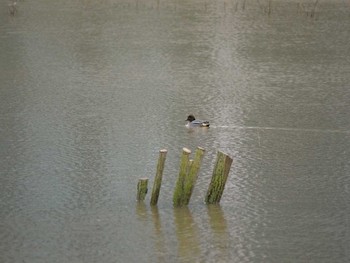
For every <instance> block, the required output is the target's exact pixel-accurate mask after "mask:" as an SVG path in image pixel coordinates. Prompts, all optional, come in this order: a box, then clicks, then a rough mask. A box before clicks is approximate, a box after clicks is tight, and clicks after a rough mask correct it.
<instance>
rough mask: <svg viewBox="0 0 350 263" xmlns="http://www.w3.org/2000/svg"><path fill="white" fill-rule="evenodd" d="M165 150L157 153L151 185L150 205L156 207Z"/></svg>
mask: <svg viewBox="0 0 350 263" xmlns="http://www.w3.org/2000/svg"><path fill="white" fill-rule="evenodd" d="M167 152H168V151H167V150H165V149H163V150H160V151H159V158H158V164H157V173H156V177H155V179H154V183H153V189H152V197H151V202H150V204H151V205H156V204H157V203H158V197H159V192H160V186H161V184H162V178H163V171H164V164H165V159H166V154H167Z"/></svg>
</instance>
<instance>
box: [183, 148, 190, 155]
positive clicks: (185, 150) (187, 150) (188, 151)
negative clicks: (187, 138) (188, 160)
mask: <svg viewBox="0 0 350 263" xmlns="http://www.w3.org/2000/svg"><path fill="white" fill-rule="evenodd" d="M182 151H183V152H184V153H186V154H190V153H191V150H190V149H188V148H186V147H183V148H182Z"/></svg>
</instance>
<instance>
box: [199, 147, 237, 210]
mask: <svg viewBox="0 0 350 263" xmlns="http://www.w3.org/2000/svg"><path fill="white" fill-rule="evenodd" d="M231 164H232V158H231V157H229V156H228V155H226V154H224V153H222V152H220V151H219V152H218V153H217V158H216V163H215V167H214V171H213V175H212V178H211V182H210V185H209V188H208V192H207V195H206V197H205V202H206V203H207V204H217V203H219V202H220V199H221V196H222V193H223V192H224V188H225V184H226V180H227V177H228V174H229V172H230V168H231Z"/></svg>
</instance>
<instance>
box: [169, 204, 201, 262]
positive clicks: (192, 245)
mask: <svg viewBox="0 0 350 263" xmlns="http://www.w3.org/2000/svg"><path fill="white" fill-rule="evenodd" d="M174 222H175V226H176V236H177V240H178V254H179V257H180V261H181V262H182V261H183V262H187V261H192V262H193V261H196V259H198V258H199V256H200V254H201V253H200V247H199V243H198V241H199V237H198V233H197V231H198V230H197V227H196V224H195V222H194V221H193V217H192V214H191V211H190V210H189V209H188V208H187V207H183V208H175V209H174Z"/></svg>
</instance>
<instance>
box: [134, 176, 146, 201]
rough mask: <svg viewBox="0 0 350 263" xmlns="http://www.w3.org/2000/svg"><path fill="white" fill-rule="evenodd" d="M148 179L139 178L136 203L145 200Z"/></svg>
mask: <svg viewBox="0 0 350 263" xmlns="http://www.w3.org/2000/svg"><path fill="white" fill-rule="evenodd" d="M147 186H148V178H140V179H139V182H138V184H137V198H136V199H137V201H143V200H145V197H146V194H147V191H148V188H147Z"/></svg>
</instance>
